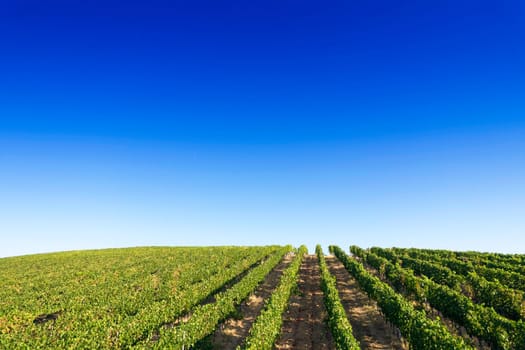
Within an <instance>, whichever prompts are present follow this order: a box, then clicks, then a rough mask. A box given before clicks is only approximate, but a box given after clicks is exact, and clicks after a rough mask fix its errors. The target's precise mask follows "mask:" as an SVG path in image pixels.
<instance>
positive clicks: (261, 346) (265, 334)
mask: <svg viewBox="0 0 525 350" xmlns="http://www.w3.org/2000/svg"><path fill="white" fill-rule="evenodd" d="M305 254H308V249H307V248H306V246H304V245H303V246H301V247H299V250H298V251H297V254H296V256H295V258H294V260H293V262H292V263H291V264H290V266H288V268H287V269H286V270H285V271H284V273H283V275H282V277H281V280H280V282H279V285H278V286H277V288H276V289H275V291H274V292H273V293H272V295H271V297H270V299H269V301H268V303H267V304H266V306H265V308H264V310H263V311H262V312H261V314H260V315H259V316H258V317H257V319H256V320H255V322H254V324H253V326H252V328H251V329H250V333H249V335H248V338H247V339H246V346H245V349H249V350H271V349H272V347H273V344H274V342H275V340H276V339H277V337H278V336H279V333H280V330H281V325H282V314H283V312H284V311H285V310H286V307H287V305H288V300H289V298H290V294H291V293H292V290H293V289H294V288H295V286H296V285H297V275H298V273H299V267H300V266H301V262H302V261H303V257H304V255H305Z"/></svg>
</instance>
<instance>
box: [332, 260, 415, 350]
mask: <svg viewBox="0 0 525 350" xmlns="http://www.w3.org/2000/svg"><path fill="white" fill-rule="evenodd" d="M326 263H327V265H328V269H329V270H330V273H331V274H332V275H333V276H334V277H335V278H336V280H337V290H338V291H339V298H340V299H341V303H342V304H343V306H344V308H345V311H346V315H347V317H348V320H349V321H350V324H351V325H352V333H353V334H354V337H355V338H356V339H357V340H358V341H359V344H360V346H361V349H408V344H407V342H406V341H404V340H403V339H402V338H401V336H400V333H399V330H397V329H396V328H394V327H393V326H391V325H390V324H389V323H388V322H387V321H386V320H385V319H384V317H383V316H382V315H381V313H380V311H379V308H378V306H377V304H376V303H375V302H374V301H373V300H371V299H370V298H369V297H368V296H367V295H366V293H365V292H363V291H362V290H361V289H360V288H359V284H358V283H357V281H356V280H355V279H354V278H353V277H352V276H351V275H350V274H349V273H348V271H347V270H346V269H345V268H344V266H343V264H341V262H340V261H339V260H337V258H335V257H334V256H326Z"/></svg>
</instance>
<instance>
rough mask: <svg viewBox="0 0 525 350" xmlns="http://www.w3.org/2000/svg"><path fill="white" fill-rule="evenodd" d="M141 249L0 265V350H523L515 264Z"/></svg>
mask: <svg viewBox="0 0 525 350" xmlns="http://www.w3.org/2000/svg"><path fill="white" fill-rule="evenodd" d="M325 248H328V249H327V251H326V252H327V253H328V252H329V254H327V255H325V253H324V252H323V250H322V247H321V246H317V248H316V251H315V254H309V253H308V251H307V248H306V247H305V246H301V247H299V248H293V247H292V246H264V247H233V246H232V247H144V248H123V249H105V250H92V251H72V252H63V253H52V254H39V255H28V256H20V257H12V258H3V259H0V277H1V278H0V349H66V348H67V349H257V350H259V349H262V350H264V349H422V350H432V349H498V350H500V349H502V350H506V349H516V350H520V349H521V350H525V298H524V295H525V255H506V254H495V253H478V252H453V251H445V250H428V249H413V248H411V249H402V248H389V249H383V248H378V247H373V248H369V249H362V248H360V247H357V246H351V247H350V248H349V250H344V249H342V248H341V247H337V246H330V247H325Z"/></svg>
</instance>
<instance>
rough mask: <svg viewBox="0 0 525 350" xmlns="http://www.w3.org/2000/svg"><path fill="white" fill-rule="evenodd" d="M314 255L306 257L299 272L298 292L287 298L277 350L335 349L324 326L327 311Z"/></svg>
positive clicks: (325, 325) (330, 336) (326, 327)
mask: <svg viewBox="0 0 525 350" xmlns="http://www.w3.org/2000/svg"><path fill="white" fill-rule="evenodd" d="M319 273H320V272H319V265H318V262H317V257H316V256H315V255H307V256H305V258H304V260H303V262H302V264H301V267H300V269H299V280H298V284H297V287H298V291H297V293H295V294H293V295H292V296H291V297H290V302H289V304H288V310H287V311H286V312H285V314H284V315H283V326H282V327H281V336H280V338H279V339H278V340H277V342H276V345H275V348H276V349H301V350H308V349H315V350H321V349H322V350H325V349H335V345H334V343H333V340H332V335H331V334H330V330H329V329H328V326H327V324H326V321H325V320H326V318H327V314H326V309H325V307H324V302H323V292H322V290H321V281H320V275H319Z"/></svg>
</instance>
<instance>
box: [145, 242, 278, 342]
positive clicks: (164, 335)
mask: <svg viewBox="0 0 525 350" xmlns="http://www.w3.org/2000/svg"><path fill="white" fill-rule="evenodd" d="M283 253H285V252H283V251H279V252H278V253H276V254H274V255H272V256H271V257H270V258H269V259H267V260H266V261H264V262H263V263H261V264H260V265H259V266H257V267H255V268H254V269H252V270H251V271H250V272H249V273H248V274H247V275H246V276H245V277H244V278H243V279H242V280H241V281H240V282H238V283H237V284H235V285H234V286H232V287H231V288H229V289H228V290H226V291H225V292H222V293H219V294H218V295H217V296H216V297H215V302H214V303H211V304H206V305H200V306H197V307H196V308H194V309H193V310H192V313H191V317H190V319H189V320H188V321H187V322H184V323H182V324H180V325H179V326H176V327H174V328H172V329H169V328H162V329H161V330H160V338H159V339H158V341H157V342H155V343H154V345H153V347H154V348H157V349H166V348H168V349H183V348H190V347H191V346H193V345H195V344H196V343H197V342H198V341H199V340H201V339H202V338H204V337H205V336H207V335H209V334H210V333H212V332H213V331H214V330H215V328H216V327H217V324H218V323H219V322H220V321H221V320H223V319H224V318H226V317H227V316H228V315H230V314H231V313H233V312H234V311H235V306H236V305H238V304H239V303H240V302H241V301H242V300H244V299H245V298H246V297H247V296H248V295H249V294H250V293H251V292H253V291H254V290H255V288H256V287H257V286H258V285H259V283H261V282H262V281H263V280H264V278H265V277H266V275H267V274H268V273H269V272H270V271H271V270H272V269H273V268H274V267H275V266H276V265H277V264H278V263H279V261H280V260H281V259H282V257H283V255H284V254H283ZM148 343H149V339H148V340H146V341H143V342H141V343H139V344H138V347H139V348H142V347H144V346H148Z"/></svg>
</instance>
